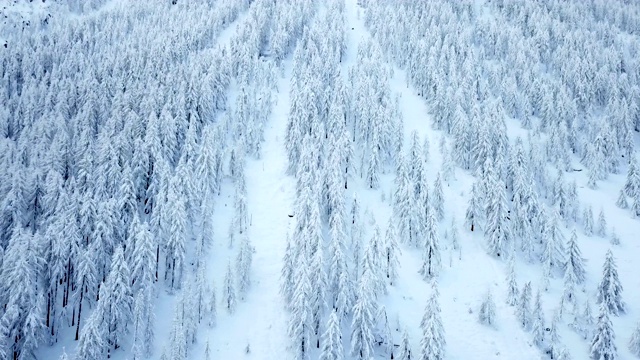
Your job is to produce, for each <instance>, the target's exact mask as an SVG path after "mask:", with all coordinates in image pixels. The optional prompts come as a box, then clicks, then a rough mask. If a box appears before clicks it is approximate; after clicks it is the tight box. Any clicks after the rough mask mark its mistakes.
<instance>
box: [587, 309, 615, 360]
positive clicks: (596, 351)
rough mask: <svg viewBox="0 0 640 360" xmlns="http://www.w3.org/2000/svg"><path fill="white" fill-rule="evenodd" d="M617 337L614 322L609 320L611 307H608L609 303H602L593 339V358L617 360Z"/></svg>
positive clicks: (591, 354)
mask: <svg viewBox="0 0 640 360" xmlns="http://www.w3.org/2000/svg"><path fill="white" fill-rule="evenodd" d="M615 338H616V336H615V333H614V332H613V324H611V320H609V307H607V304H605V303H601V304H600V315H599V316H598V323H597V326H596V331H595V333H594V335H593V339H592V340H591V350H590V356H591V358H592V359H594V360H616V359H617V358H618V349H617V348H616V344H615Z"/></svg>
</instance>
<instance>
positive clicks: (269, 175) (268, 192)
mask: <svg viewBox="0 0 640 360" xmlns="http://www.w3.org/2000/svg"><path fill="white" fill-rule="evenodd" d="M345 1H346V4H347V6H346V14H345V15H346V25H345V31H346V33H347V52H346V57H345V58H344V59H343V63H342V72H343V74H345V78H346V74H347V73H348V69H349V68H350V67H351V66H353V65H354V64H355V62H356V54H357V49H358V45H359V44H360V43H362V42H364V41H367V40H368V39H370V38H371V35H370V34H369V32H368V30H367V29H366V27H365V24H364V21H363V16H364V15H363V11H364V10H363V8H362V7H361V6H360V5H359V4H358V3H357V2H356V0H345ZM21 4H22V3H21ZM20 6H22V7H23V8H16V9H13V10H3V11H8V12H9V14H10V15H11V16H15V14H16V13H18V14H27V15H28V16H32V17H33V18H36V17H37V16H38V15H34V14H43V13H44V12H46V11H47V9H48V8H47V7H46V6H44V5H43V6H40V7H35V8H34V7H27V6H26V5H20ZM478 6H480V5H478ZM33 9H35V10H33ZM486 11H487V9H486V8H483V12H484V16H485V17H487V16H489V15H488V14H487V13H486ZM246 21H247V17H246V13H245V14H243V15H241V16H239V17H238V19H236V20H235V21H234V22H233V23H232V24H230V25H229V26H228V27H227V28H226V29H225V30H224V31H223V32H222V33H221V34H219V36H218V39H217V40H216V45H217V47H220V48H228V47H229V44H230V42H231V39H232V37H233V35H234V34H235V32H236V30H237V29H238V28H239V26H240V24H243V23H244V22H246ZM5 31H7V30H6V29H2V33H0V44H2V43H3V42H4V41H5V40H6V39H8V38H10V36H13V35H7V34H9V33H8V32H5ZM215 48H216V46H214V47H212V49H215ZM209 50H211V49H209ZM382 61H385V62H386V61H388V60H384V59H383V60H382ZM387 64H388V65H389V66H390V67H391V68H392V70H393V76H392V77H391V79H390V87H391V91H392V93H393V94H399V96H400V107H401V111H402V115H403V119H404V134H405V144H406V143H407V142H408V140H409V136H410V134H411V133H412V132H413V131H416V132H417V133H418V135H419V136H420V138H421V139H423V138H424V137H427V138H428V139H429V143H430V149H429V153H430V158H429V162H428V166H429V168H428V171H427V174H428V180H429V181H428V182H429V184H433V182H434V180H435V179H436V174H437V172H438V171H439V169H440V167H441V164H442V157H443V156H442V154H441V153H440V150H439V146H438V144H439V142H440V138H441V137H442V136H444V135H443V134H442V133H441V132H440V131H436V130H434V129H433V128H432V126H431V123H432V118H431V115H430V114H429V107H428V105H427V103H426V102H425V100H424V99H423V98H422V97H420V96H419V95H418V91H417V90H416V89H414V88H412V87H411V86H408V85H407V84H408V81H407V80H406V76H407V75H406V72H405V71H404V70H403V69H400V68H398V67H397V66H396V65H395V64H393V63H390V62H387ZM283 69H284V71H283V74H282V76H280V78H279V79H278V85H277V91H276V92H277V93H276V94H275V97H274V98H275V99H276V100H275V102H274V108H273V112H272V114H271V116H270V117H269V120H268V122H267V125H266V128H265V133H264V142H263V146H262V152H261V154H260V158H258V159H253V158H247V163H246V168H245V171H246V180H247V192H248V209H249V216H250V226H249V229H248V234H249V237H250V239H251V243H252V245H253V246H254V256H253V265H252V269H251V277H252V285H251V287H250V288H249V291H248V292H247V294H246V299H245V300H242V301H239V303H238V306H237V308H236V310H235V312H234V313H232V314H229V313H227V312H226V311H225V309H223V308H222V307H221V306H219V308H218V323H217V326H216V327H214V328H208V327H207V326H206V325H202V326H200V329H199V334H198V342H197V343H196V344H195V345H194V346H192V347H191V348H190V350H189V354H190V358H192V359H201V358H204V355H203V354H204V349H205V343H206V342H207V340H209V342H210V346H211V350H212V355H213V358H214V359H218V358H219V359H229V358H231V359H238V358H242V357H246V358H251V359H280V358H287V353H288V350H287V348H288V346H289V336H288V332H287V324H288V318H289V314H288V312H287V311H286V310H285V306H284V301H283V299H282V296H281V294H280V293H279V289H280V271H281V269H282V258H283V256H284V249H285V245H286V237H287V234H288V233H289V232H290V229H291V228H292V226H293V224H294V221H295V218H292V217H290V216H289V215H290V214H293V208H294V200H295V179H294V177H292V176H290V175H287V174H286V168H287V154H286V151H285V143H284V139H285V129H286V125H287V121H288V113H289V108H290V80H291V76H292V60H291V57H289V58H288V59H287V60H285V61H284V64H283ZM236 91H237V89H236V88H235V87H234V86H232V88H231V89H230V99H232V100H230V101H229V103H231V104H233V99H234V96H235V93H234V92H236ZM507 127H508V136H509V139H510V141H512V142H513V141H514V140H515V138H516V137H522V138H526V136H527V135H529V133H531V135H533V132H530V131H527V130H524V129H522V128H521V127H520V125H519V123H517V122H515V121H512V120H509V122H508V123H507ZM635 137H636V143H638V141H637V140H638V139H637V135H635ZM573 165H574V166H573V167H574V168H576V169H577V168H582V166H581V165H580V164H579V162H578V161H577V159H574V161H573ZM550 168H551V167H550ZM625 175H626V167H624V168H623V169H622V171H621V173H620V174H610V175H609V177H608V179H607V180H605V181H599V183H598V188H597V189H590V188H589V187H588V186H587V180H588V179H587V172H586V171H582V172H567V173H565V177H566V180H567V181H569V182H570V181H573V180H575V181H576V182H577V184H578V196H579V199H580V202H581V209H582V208H584V207H586V206H588V205H591V206H592V207H593V211H594V215H595V216H597V214H598V213H599V211H600V209H603V211H604V213H605V215H606V219H607V223H608V229H607V231H608V233H607V237H606V238H601V237H598V236H586V235H585V234H584V232H583V231H582V229H578V243H579V246H580V249H581V250H582V254H583V256H584V257H585V258H586V259H587V262H586V270H587V280H586V283H585V284H583V285H580V286H579V287H578V289H579V290H578V291H579V292H580V293H581V294H580V298H579V304H580V305H582V304H583V302H584V300H585V299H587V298H588V299H589V300H590V301H591V304H592V308H593V309H594V314H597V308H598V307H597V306H595V302H594V299H595V291H596V288H597V285H598V283H599V281H600V278H601V272H602V264H603V263H604V260H605V253H606V251H607V250H608V249H612V251H613V254H614V257H615V259H616V264H617V267H618V272H619V274H620V281H621V283H622V285H623V287H624V291H623V299H624V301H625V302H626V303H627V305H628V306H627V312H626V313H625V314H624V316H620V317H613V316H612V317H611V321H612V322H613V325H614V330H615V332H616V335H617V337H616V345H617V348H618V350H619V355H620V358H621V359H628V358H631V356H632V355H631V353H630V352H629V351H628V350H627V342H628V341H629V338H630V336H631V334H632V332H633V330H634V329H635V326H636V323H637V320H638V319H639V318H640V312H639V309H638V304H640V286H639V285H640V283H639V280H638V275H637V274H638V273H639V267H638V264H637V257H638V255H640V241H638V236H639V234H640V223H639V222H638V220H637V219H634V218H632V217H631V216H630V213H629V211H628V210H623V209H619V208H618V207H617V206H616V205H615V201H616V199H617V194H618V192H619V190H620V188H621V187H622V186H623V184H624V181H625ZM393 178H394V174H393V171H391V169H387V173H386V174H383V175H381V177H380V189H379V190H370V189H368V188H367V186H366V185H365V181H364V180H363V179H360V178H356V179H354V180H350V186H349V189H348V192H347V196H346V199H351V198H352V196H353V195H354V194H357V196H358V199H359V200H361V206H362V209H364V212H365V216H364V219H365V222H366V228H367V229H368V231H367V232H366V234H365V236H364V238H365V239H368V238H370V236H371V234H372V229H373V224H374V223H375V224H378V225H379V226H380V227H383V226H384V225H385V224H387V223H388V219H389V217H390V216H391V194H392V193H393V188H394V185H393ZM474 181H475V177H474V176H473V175H472V174H469V172H467V171H463V170H461V169H459V168H456V170H455V179H454V180H450V181H445V182H444V183H443V185H444V198H445V218H444V220H442V221H441V222H440V223H439V228H440V235H441V236H440V239H441V248H442V264H443V270H442V271H441V274H440V276H439V278H438V283H439V292H440V298H439V302H440V306H441V308H442V319H443V324H444V328H445V338H446V341H447V347H446V357H445V358H446V359H450V360H455V359H461V360H462V359H470V358H473V359H532V360H534V359H544V358H546V357H545V355H544V354H543V353H542V352H541V351H540V349H538V348H537V347H536V346H535V345H534V344H533V341H532V339H533V338H532V336H531V334H530V333H529V332H526V331H524V330H523V329H522V328H521V326H520V325H519V324H518V321H517V319H516V316H515V308H514V307H510V306H508V305H507V304H506V302H505V300H506V298H507V283H506V281H505V279H506V277H507V263H506V262H505V261H501V260H499V259H496V258H495V257H492V256H489V255H487V251H486V248H485V240H484V237H483V234H482V233H481V232H479V231H475V232H473V233H472V232H470V231H469V229H466V228H465V227H462V226H461V224H463V223H464V217H465V211H466V207H467V202H468V199H469V194H470V191H471V185H472V183H473V182H474ZM351 184H355V186H352V185H351ZM233 191H234V185H233V184H232V182H231V181H230V180H225V182H224V183H223V186H222V191H221V195H220V196H219V197H218V198H217V199H216V202H215V208H214V211H213V215H212V216H213V221H214V228H215V233H214V236H213V246H212V247H211V248H210V249H209V252H208V255H207V256H208V257H207V259H206V264H207V283H209V284H211V283H215V284H216V294H217V297H218V300H220V299H221V285H222V283H223V278H224V274H225V271H226V267H227V264H228V262H229V261H231V263H232V266H235V257H236V255H237V253H236V250H237V248H238V247H237V246H234V247H233V248H230V247H229V244H228V243H229V240H228V231H227V229H228V228H229V226H230V223H231V221H232V216H233ZM454 219H455V221H456V224H457V225H458V227H459V243H460V246H461V250H460V253H458V251H457V250H454V249H453V247H452V245H451V243H450V240H449V239H445V237H444V233H445V231H449V232H450V228H451V226H450V224H451V223H452V221H453V220H454ZM562 227H563V233H564V236H565V239H568V238H569V236H570V231H571V228H566V227H565V226H564V225H562ZM612 228H615V231H616V233H617V234H618V236H619V237H620V239H621V244H620V245H619V246H612V245H611V244H610V243H609V236H610V234H611V229H612ZM235 241H236V244H237V243H239V239H238V238H237V237H236V240H235ZM401 247H402V255H401V256H400V268H399V277H398V281H397V284H395V285H394V286H392V287H389V293H388V295H386V296H385V297H383V298H382V301H381V303H382V305H384V306H385V308H386V310H387V314H388V316H389V319H390V323H391V328H392V335H393V337H394V342H395V344H400V341H401V336H402V332H403V330H404V329H407V330H408V332H409V338H410V342H411V347H412V350H413V354H414V356H415V355H417V354H418V353H419V349H420V339H421V337H422V332H421V329H420V320H421V319H422V317H423V314H424V309H425V306H426V304H427V302H428V299H429V298H430V296H431V289H430V288H431V286H430V284H429V283H428V282H426V281H425V280H423V278H422V276H420V274H419V273H418V269H419V268H420V264H421V262H422V260H421V256H422V252H421V250H419V249H415V248H410V247H408V246H406V245H401ZM541 274H542V266H541V265H540V264H529V263H525V262H524V261H520V260H519V261H518V262H517V264H516V279H517V283H518V287H519V289H522V286H523V285H524V284H525V283H526V282H527V281H531V282H532V288H533V294H534V296H535V293H536V291H537V290H538V289H540V288H541V286H542V281H541ZM562 289H563V282H562V277H556V278H552V279H551V282H550V287H549V290H548V291H546V292H544V291H543V290H542V291H543V293H542V304H543V312H544V314H545V315H546V318H545V326H547V327H548V326H549V325H550V324H551V318H552V315H553V313H554V311H555V309H556V308H557V306H558V299H559V298H560V296H561V294H562ZM488 290H490V291H491V293H492V294H493V299H494V301H495V303H496V324H495V325H494V326H493V327H488V326H484V325H482V324H480V323H479V322H478V311H479V308H480V304H481V301H482V299H483V298H484V296H485V294H486V293H487V291H488ZM158 293H159V294H158V297H157V300H156V302H155V312H156V351H155V353H154V356H153V358H154V359H158V358H159V357H160V355H161V354H162V351H163V348H164V347H165V346H166V345H167V344H168V339H169V337H170V336H169V333H170V328H171V318H172V316H170V314H172V313H173V306H174V304H175V300H176V296H175V295H168V294H166V293H165V292H164V291H163V290H160V291H159V292H158ZM531 303H533V299H532V300H531ZM570 317H571V315H565V318H564V320H563V321H562V322H561V324H560V328H559V334H560V337H561V338H562V340H563V343H564V344H565V345H566V347H567V348H568V349H569V351H570V353H571V354H572V356H573V358H574V359H586V358H588V355H589V347H588V343H587V342H585V340H583V339H582V338H581V337H580V336H579V335H577V334H576V333H575V332H574V331H572V330H571V329H569V327H568V326H567V324H568V323H569V322H570ZM396 320H397V321H396ZM396 322H399V324H400V328H396ZM347 334H348V332H345V331H344V330H343V339H345V341H346V343H347V344H348V340H347V338H348V335H347ZM71 338H72V337H71V334H70V333H69V334H66V336H65V339H64V341H61V343H59V344H57V345H55V346H54V347H45V348H44V349H41V350H40V354H41V355H42V357H43V358H51V359H53V358H57V357H58V356H59V354H61V352H62V347H63V346H64V347H66V349H67V352H69V353H71V349H74V348H75V343H74V342H73V341H72V340H71ZM248 346H249V347H250V349H251V351H250V353H249V354H245V349H246V348H247V347H248ZM345 349H348V347H345ZM127 356H128V353H127V352H116V353H115V354H114V355H113V357H112V358H113V359H114V360H121V359H125V358H127Z"/></svg>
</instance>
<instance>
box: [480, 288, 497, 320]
mask: <svg viewBox="0 0 640 360" xmlns="http://www.w3.org/2000/svg"><path fill="white" fill-rule="evenodd" d="M478 318H479V320H480V323H481V324H484V325H494V324H495V322H496V303H495V302H494V301H493V296H492V295H491V290H489V291H487V294H486V295H485V298H484V300H482V304H480V312H479V314H478Z"/></svg>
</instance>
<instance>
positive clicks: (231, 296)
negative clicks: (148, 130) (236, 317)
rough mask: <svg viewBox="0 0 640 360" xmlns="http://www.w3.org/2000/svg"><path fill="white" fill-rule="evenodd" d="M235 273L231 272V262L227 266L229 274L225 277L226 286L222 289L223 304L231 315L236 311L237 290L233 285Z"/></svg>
mask: <svg viewBox="0 0 640 360" xmlns="http://www.w3.org/2000/svg"><path fill="white" fill-rule="evenodd" d="M233 279H234V277H233V271H231V261H229V264H227V272H226V274H225V276H224V284H223V287H222V304H223V305H224V307H225V308H226V309H227V311H228V312H229V314H232V313H233V312H234V311H235V309H236V302H237V300H236V288H235V286H234V284H233V282H234V281H233Z"/></svg>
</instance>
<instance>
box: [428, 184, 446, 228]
mask: <svg viewBox="0 0 640 360" xmlns="http://www.w3.org/2000/svg"><path fill="white" fill-rule="evenodd" d="M430 200H431V205H432V206H433V210H434V211H435V212H436V219H437V220H439V221H441V220H442V219H444V193H443V192H442V179H441V178H440V173H438V175H436V180H435V182H434V183H433V192H432V197H431V199H430Z"/></svg>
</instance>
